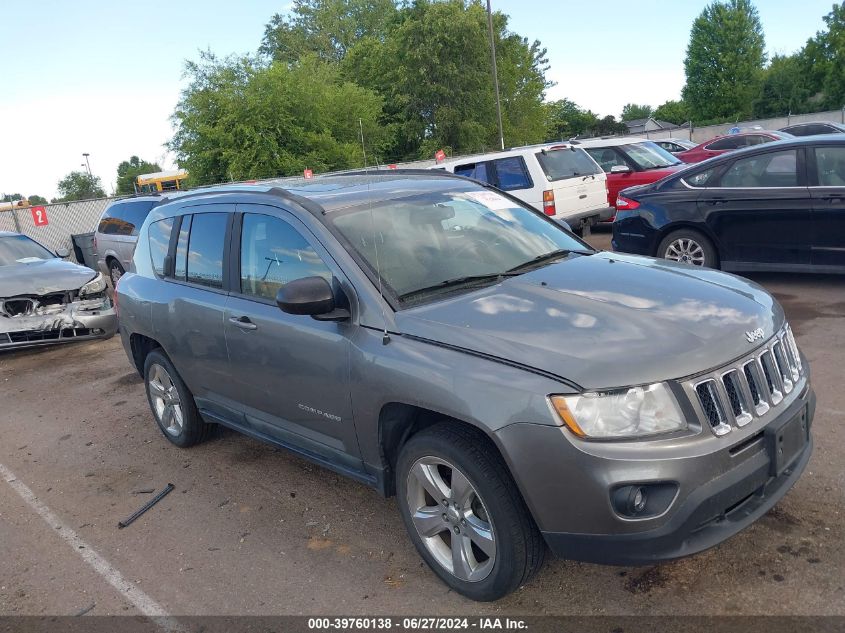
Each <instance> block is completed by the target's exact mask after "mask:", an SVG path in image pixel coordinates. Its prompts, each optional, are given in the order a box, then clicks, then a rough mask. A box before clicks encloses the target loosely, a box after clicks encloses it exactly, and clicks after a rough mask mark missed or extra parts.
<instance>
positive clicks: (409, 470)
mask: <svg viewBox="0 0 845 633" xmlns="http://www.w3.org/2000/svg"><path fill="white" fill-rule="evenodd" d="M494 451H495V449H494V448H493V447H492V446H488V445H487V440H486V438H484V437H483V436H482V435H481V434H479V433H475V432H473V431H471V430H469V429H465V428H462V427H459V426H457V424H455V423H451V422H443V423H439V424H437V425H435V426H432V427H429V428H428V429H425V430H424V431H421V432H420V433H418V434H417V435H414V436H413V437H411V439H410V440H408V442H407V443H406V444H405V446H403V448H402V451H401V453H400V455H399V460H398V463H397V468H396V490H397V495H398V497H399V508H400V511H401V513H402V519H403V521H404V523H405V527H406V529H407V530H408V534H409V535H410V537H411V540H412V541H413V543H414V545H415V546H416V548H417V551H418V552H419V553H420V555H421V556H422V557H423V559H424V560H425V561H426V563H428V565H429V566H430V567H431V568H432V570H433V571H434V572H435V573H436V574H437V575H438V576H439V577H440V578H441V580H443V581H444V582H445V583H446V584H447V585H449V586H450V587H451V588H452V589H454V590H455V591H457V592H458V593H460V594H462V595H464V596H466V597H468V598H471V599H473V600H481V601H489V600H497V599H499V598H501V597H503V596H505V595H507V594H509V593H510V592H512V591H514V590H515V589H517V588H518V587H519V586H520V585H522V584H524V583H525V582H527V581H528V580H529V579H530V578H531V577H532V576H533V575H534V574H535V573H536V572H537V570H539V568H540V567H541V566H542V564H543V557H544V555H545V544H544V542H543V539H542V536H541V535H540V533H539V531H538V530H537V527H536V526H535V525H534V521H533V520H532V518H531V515H530V513H529V511H528V508H527V507H526V506H525V502H524V501H523V500H522V497H521V495H520V494H519V490H518V489H517V487H516V484H515V483H514V481H513V479H512V478H511V476H510V473H509V472H508V470H507V468H506V466H505V464H504V463H503V461H502V460H501V458H499V456H498V455H497V454H495V452H494Z"/></svg>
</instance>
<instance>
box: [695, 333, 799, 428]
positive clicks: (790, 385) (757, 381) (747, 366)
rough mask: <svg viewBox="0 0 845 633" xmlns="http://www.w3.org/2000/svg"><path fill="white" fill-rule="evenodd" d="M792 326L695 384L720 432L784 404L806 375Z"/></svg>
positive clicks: (708, 417) (708, 418) (710, 420)
mask: <svg viewBox="0 0 845 633" xmlns="http://www.w3.org/2000/svg"><path fill="white" fill-rule="evenodd" d="M803 372H804V368H803V366H802V365H801V355H800V353H799V352H798V346H797V345H796V344H795V337H794V336H793V335H792V330H791V329H790V327H789V326H788V325H786V326H784V327H783V329H781V331H780V332H778V334H777V335H776V336H774V337H773V338H772V339H771V340H770V341H769V342H768V343H766V344H765V345H764V346H763V347H762V348H760V349H758V350H757V351H756V352H754V354H751V355H749V356H747V357H745V358H743V359H741V360H739V361H737V362H736V363H732V364H731V365H728V366H726V367H722V368H720V369H718V370H716V371H715V372H712V374H711V375H710V376H709V377H706V378H704V379H703V380H701V379H699V380H698V381H696V382H693V383H692V386H693V388H694V391H695V395H696V397H697V399H698V404H699V405H700V407H701V412H702V414H703V415H704V419H705V420H706V421H707V422H708V423H709V424H710V427H711V428H712V429H713V432H714V433H715V434H716V435H725V434H726V433H728V432H729V431H730V430H731V429H732V428H733V427H734V426H737V427H742V426H745V425H746V424H748V423H749V422H751V421H752V420H753V419H754V418H755V417H759V416H762V415H765V414H766V413H767V412H768V411H769V410H770V409H772V408H774V407H777V406H778V405H780V404H781V403H782V402H783V400H784V397H785V396H786V395H788V394H790V393H791V392H792V391H793V389H795V387H796V386H797V383H798V380H799V379H800V378H801V376H802V375H803Z"/></svg>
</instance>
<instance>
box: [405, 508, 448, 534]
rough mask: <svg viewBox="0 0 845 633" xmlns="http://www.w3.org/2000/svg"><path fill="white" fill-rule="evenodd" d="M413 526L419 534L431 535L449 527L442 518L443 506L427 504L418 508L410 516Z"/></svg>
mask: <svg viewBox="0 0 845 633" xmlns="http://www.w3.org/2000/svg"><path fill="white" fill-rule="evenodd" d="M411 520H413V522H414V526H416V528H417V532H419V533H420V536H424V537H432V536H437V535H438V534H440V533H441V532H445V531H447V530H448V529H449V524H448V523H446V521H445V520H444V519H443V508H442V507H440V506H427V507H425V508H418V509H417V510H416V512H414V514H413V515H412V516H411Z"/></svg>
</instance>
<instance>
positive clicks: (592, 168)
mask: <svg viewBox="0 0 845 633" xmlns="http://www.w3.org/2000/svg"><path fill="white" fill-rule="evenodd" d="M537 161H538V162H539V163H540V167H542V168H543V172H544V173H545V174H546V178H548V179H549V181H550V182H554V181H555V180H564V179H565V178H574V177H576V176H589V175H592V174H600V173H601V171H602V170H601V167H599V166H598V165H597V164H596V162H595V161H594V160H593V159H592V158H590V157H589V156H588V155H587V152H585V151H584V150H583V149H580V148H575V147H573V148H571V149H552V150H547V151H545V152H538V153H537Z"/></svg>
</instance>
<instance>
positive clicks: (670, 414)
mask: <svg viewBox="0 0 845 633" xmlns="http://www.w3.org/2000/svg"><path fill="white" fill-rule="evenodd" d="M550 400H551V402H552V405H553V406H554V408H555V411H557V413H558V415H559V416H560V418H561V420H563V422H564V423H565V424H566V426H567V427H568V428H569V430H570V431H572V432H573V433H575V434H576V435H578V436H579V437H584V438H597V439H607V438H625V437H631V438H634V437H641V436H645V435H655V434H657V433H669V432H671V431H680V430H683V429H686V428H687V422H686V420H685V419H684V416H683V415H682V414H681V409H680V407H679V406H678V402H677V401H676V400H675V396H673V395H672V392H671V390H670V389H669V387H668V386H667V385H666V384H665V383H656V384H653V385H647V386H644V387H632V388H630V389H621V390H618V391H605V392H600V393H584V394H581V395H577V396H551V398H550Z"/></svg>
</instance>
